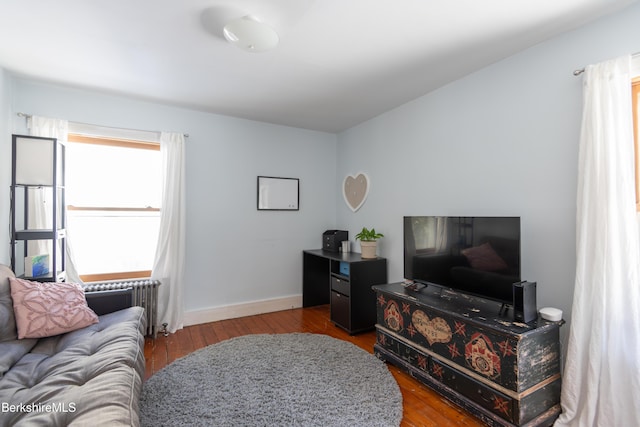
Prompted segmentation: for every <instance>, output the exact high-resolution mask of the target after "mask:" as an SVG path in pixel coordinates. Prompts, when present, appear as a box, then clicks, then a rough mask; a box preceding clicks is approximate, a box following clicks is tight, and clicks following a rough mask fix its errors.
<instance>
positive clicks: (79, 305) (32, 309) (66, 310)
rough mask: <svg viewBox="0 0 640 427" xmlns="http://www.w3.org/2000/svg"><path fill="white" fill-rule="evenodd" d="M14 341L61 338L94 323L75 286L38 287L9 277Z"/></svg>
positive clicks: (80, 289) (52, 285) (57, 284)
mask: <svg viewBox="0 0 640 427" xmlns="http://www.w3.org/2000/svg"><path fill="white" fill-rule="evenodd" d="M9 282H10V283H11V298H12V299H13V308H14V313H15V318H16V324H17V328H18V338H19V339H22V338H41V337H49V336H53V335H58V334H63V333H66V332H70V331H74V330H76V329H80V328H84V327H85V326H89V325H92V324H94V323H97V322H98V316H97V315H96V314H95V313H94V312H93V311H92V310H91V309H90V308H89V306H88V305H87V300H86V299H85V297H84V291H83V290H82V287H81V286H80V285H78V284H77V283H64V282H62V283H40V282H32V281H30V280H24V279H18V278H15V277H10V278H9Z"/></svg>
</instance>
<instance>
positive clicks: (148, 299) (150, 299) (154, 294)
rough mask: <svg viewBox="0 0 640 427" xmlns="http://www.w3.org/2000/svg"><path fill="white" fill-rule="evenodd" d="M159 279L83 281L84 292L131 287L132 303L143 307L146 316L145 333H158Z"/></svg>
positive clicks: (153, 334) (155, 334) (154, 335)
mask: <svg viewBox="0 0 640 427" xmlns="http://www.w3.org/2000/svg"><path fill="white" fill-rule="evenodd" d="M160 284H161V283H160V281H159V280H151V279H139V280H135V279H133V280H123V281H109V282H91V283H85V285H84V291H85V292H97V291H110V290H115V289H127V288H132V289H133V301H132V303H133V305H134V306H140V307H142V308H144V311H145V314H146V317H147V335H151V336H153V338H156V336H157V335H158V326H157V322H158V287H159V286H160Z"/></svg>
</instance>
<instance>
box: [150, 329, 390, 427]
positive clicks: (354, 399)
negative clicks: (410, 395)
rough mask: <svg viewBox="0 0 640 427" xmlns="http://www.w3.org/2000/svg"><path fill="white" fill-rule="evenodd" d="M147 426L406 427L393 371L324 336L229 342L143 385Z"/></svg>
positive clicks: (193, 356) (257, 337)
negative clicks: (401, 424)
mask: <svg viewBox="0 0 640 427" xmlns="http://www.w3.org/2000/svg"><path fill="white" fill-rule="evenodd" d="M140 412H141V422H142V425H143V426H180V425H185V426H234V427H235V426H323V427H332V426H349V427H353V426H363V427H364V426H384V427H389V426H398V425H400V421H401V419H402V394H401V393H400V389H399V387H398V384H397V383H396V381H395V379H394V378H393V375H391V373H390V372H389V370H388V369H387V367H386V365H385V364H384V363H383V362H382V361H381V360H378V359H377V358H376V357H375V356H373V355H372V354H370V353H367V352H366V351H364V350H362V349H361V348H359V347H357V346H355V345H354V344H351V343H349V342H346V341H341V340H338V339H335V338H332V337H329V336H326V335H319V334H304V333H295V334H275V335H268V334H259V335H246V336H242V337H237V338H233V339H230V340H226V341H222V342H220V343H218V344H214V345H210V346H208V347H205V348H202V349H200V350H197V351H196V352H194V353H191V354H189V355H187V356H185V357H183V358H181V359H178V360H176V361H175V362H173V363H171V364H170V365H168V366H166V367H165V368H163V369H162V370H160V371H158V372H157V373H156V374H154V375H153V376H151V378H149V379H148V380H147V381H146V382H145V383H144V385H143V389H142V396H141V400H140Z"/></svg>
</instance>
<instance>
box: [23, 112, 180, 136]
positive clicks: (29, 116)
mask: <svg viewBox="0 0 640 427" xmlns="http://www.w3.org/2000/svg"><path fill="white" fill-rule="evenodd" d="M16 115H17V116H18V117H24V118H25V119H30V118H31V117H33V115H32V114H27V113H22V112H18V113H16ZM76 123H79V122H76ZM82 124H83V125H87V124H89V123H82ZM91 126H100V127H105V128H108V127H110V128H112V129H118V128H114V127H113V126H102V125H91ZM129 130H135V131H140V132H157V131H150V130H140V129H129ZM183 135H184V137H185V138H189V134H188V133H183Z"/></svg>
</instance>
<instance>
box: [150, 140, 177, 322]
mask: <svg viewBox="0 0 640 427" xmlns="http://www.w3.org/2000/svg"><path fill="white" fill-rule="evenodd" d="M160 152H161V153H162V167H163V180H162V212H161V215H160V233H159V236H158V245H157V248H156V255H155V259H154V263H153V270H152V272H151V278H152V279H157V280H160V281H161V282H162V285H161V286H160V288H159V289H158V319H159V322H160V323H167V324H168V326H167V330H168V331H169V332H171V333H173V332H175V331H176V330H178V329H182V327H183V319H184V307H183V303H182V300H183V285H184V263H185V170H184V162H185V155H184V135H183V134H181V133H172V132H162V134H161V135H160ZM156 326H157V325H156Z"/></svg>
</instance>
